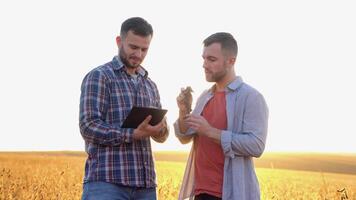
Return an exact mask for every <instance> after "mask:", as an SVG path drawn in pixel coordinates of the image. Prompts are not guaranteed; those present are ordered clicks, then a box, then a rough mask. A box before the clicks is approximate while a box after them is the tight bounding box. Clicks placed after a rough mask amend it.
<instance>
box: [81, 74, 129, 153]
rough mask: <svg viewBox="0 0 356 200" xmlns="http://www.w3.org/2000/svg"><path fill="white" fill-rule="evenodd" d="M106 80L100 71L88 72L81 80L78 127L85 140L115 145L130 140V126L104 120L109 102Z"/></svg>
mask: <svg viewBox="0 0 356 200" xmlns="http://www.w3.org/2000/svg"><path fill="white" fill-rule="evenodd" d="M107 85H108V80H107V79H106V77H105V75H104V74H103V72H101V71H92V72H90V73H89V74H88V75H87V76H86V77H85V78H84V80H83V82H82V86H81V96H80V113H79V127H80V132H81V135H82V137H83V138H84V140H85V141H86V142H89V143H93V144H100V145H108V146H116V145H120V144H122V143H123V142H127V143H129V142H132V140H133V138H132V132H133V129H131V128H125V129H123V128H120V127H118V126H115V125H112V124H109V123H106V122H105V116H106V114H107V110H108V104H109V99H108V98H109V88H108V86H107Z"/></svg>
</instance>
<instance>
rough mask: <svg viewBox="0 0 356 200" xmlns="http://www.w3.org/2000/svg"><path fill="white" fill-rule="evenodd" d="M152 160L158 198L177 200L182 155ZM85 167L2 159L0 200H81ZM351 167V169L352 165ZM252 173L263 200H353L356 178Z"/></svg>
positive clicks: (78, 158)
mask: <svg viewBox="0 0 356 200" xmlns="http://www.w3.org/2000/svg"><path fill="white" fill-rule="evenodd" d="M155 157H156V160H157V162H156V170H157V180H158V188H157V193H158V198H159V199H160V200H170V199H177V196H178V191H179V187H180V182H181V180H182V176H183V172H184V167H185V159H186V155H185V154H179V153H178V154H175V153H169V154H168V156H167V154H156V156H155ZM172 159H173V161H172ZM262 159H263V158H262ZM84 161H85V156H84V154H83V153H58V152H57V153H45V152H42V153H0V200H5V199H6V200H12V199H16V200H18V199H20V200H21V199H26V200H27V199H65V200H67V199H68V200H71V199H80V197H81V192H82V179H83V167H84ZM349 161H350V162H352V163H351V164H350V165H351V167H352V166H353V164H356V163H354V162H355V160H352V159H350V160H349ZM306 164H307V163H306ZM257 167H258V166H257ZM340 167H341V168H342V166H341V165H340ZM256 172H257V175H258V179H259V182H260V187H261V199H265V200H269V199H281V200H282V199H283V200H284V199H288V200H293V199H295V200H297V199H298V200H302V199H306V200H309V199H310V200H314V199H320V200H326V199H328V200H332V199H333V200H334V199H335V200H344V199H355V200H356V174H352V173H351V174H343V173H329V172H322V171H319V172H317V171H302V170H290V169H277V168H276V167H275V166H273V165H272V166H271V167H269V168H257V169H256Z"/></svg>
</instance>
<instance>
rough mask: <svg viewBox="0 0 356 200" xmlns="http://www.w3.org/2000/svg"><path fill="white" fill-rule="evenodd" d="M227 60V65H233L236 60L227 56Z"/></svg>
mask: <svg viewBox="0 0 356 200" xmlns="http://www.w3.org/2000/svg"><path fill="white" fill-rule="evenodd" d="M228 62H229V65H231V66H234V65H235V62H236V57H231V58H229V60H228Z"/></svg>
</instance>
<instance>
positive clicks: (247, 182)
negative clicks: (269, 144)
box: [174, 32, 268, 200]
mask: <svg viewBox="0 0 356 200" xmlns="http://www.w3.org/2000/svg"><path fill="white" fill-rule="evenodd" d="M203 43H204V50H203V55H202V57H203V60H204V62H203V68H204V70H205V78H206V80H207V81H208V82H213V83H215V84H214V85H213V86H212V87H211V88H210V89H208V90H206V91H205V92H203V94H201V96H200V97H199V98H198V99H197V102H196V106H195V108H194V110H193V111H192V113H191V114H189V108H186V104H185V103H184V99H186V98H188V99H189V97H185V94H184V93H183V92H181V94H180V95H179V96H178V98H177V103H178V107H179V118H178V120H177V121H176V122H175V124H174V129H175V134H176V136H177V137H178V139H179V140H180V142H181V143H183V144H185V143H188V142H190V141H193V145H192V149H191V153H190V155H189V158H188V162H187V167H186V171H185V174H184V178H183V183H182V187H181V190H180V193H179V199H186V198H189V199H195V200H217V199H223V200H255V199H260V189H259V186H258V180H257V177H256V174H255V171H254V166H253V160H252V158H253V157H259V156H261V154H262V153H263V151H264V148H265V142H266V136H267V121H268V108H267V105H266V103H265V100H264V98H263V96H262V95H261V94H260V93H259V92H258V91H257V90H256V89H254V88H252V87H251V86H249V85H248V84H246V83H244V82H243V81H242V78H241V77H239V76H236V75H235V69H234V64H235V62H236V58H237V43H236V40H235V39H234V38H233V36H232V35H231V34H229V33H224V32H220V33H215V34H212V35H211V36H209V37H208V38H206V39H205V40H204V42H203Z"/></svg>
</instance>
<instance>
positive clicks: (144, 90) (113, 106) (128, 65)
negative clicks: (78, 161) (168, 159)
mask: <svg viewBox="0 0 356 200" xmlns="http://www.w3.org/2000/svg"><path fill="white" fill-rule="evenodd" d="M152 36H153V30H152V26H151V25H150V24H149V23H148V22H147V21H146V20H144V19H142V18H139V17H134V18H129V19H127V20H126V21H124V22H123V23H122V25H121V31H120V36H117V37H116V43H117V46H118V48H119V54H118V56H115V57H114V58H113V60H112V61H110V62H108V63H106V64H104V65H102V66H99V67H97V68H95V69H93V70H92V71H90V72H89V73H88V74H87V75H86V76H85V78H84V80H83V83H82V87H81V96H80V132H81V135H82V137H83V139H84V141H85V151H86V152H87V154H88V157H87V160H86V164H85V177H84V183H83V194H82V199H88V200H89V199H95V200H97V199H99V200H102V199H103V200H104V199H105V200H106V199H107V200H109V199H110V200H111V199H120V200H121V199H122V200H125V199H135V200H141V199H142V200H143V199H145V200H146V199H149V200H151V199H156V173H155V169H154V161H153V156H152V150H151V143H150V138H152V139H153V140H155V141H157V142H164V141H165V140H166V139H167V137H168V128H167V123H166V120H165V119H163V120H162V121H161V122H160V123H159V124H157V125H155V126H151V125H150V124H149V121H150V119H151V116H148V117H147V118H146V119H145V120H144V121H143V122H142V123H141V124H140V125H139V126H138V127H137V128H135V129H134V128H121V127H120V126H121V124H122V123H123V121H124V120H125V118H126V116H127V115H128V114H129V112H130V110H131V108H132V107H133V106H140V107H154V108H161V103H160V96H159V93H158V89H157V86H156V84H155V83H154V82H153V81H152V80H151V79H150V78H148V76H147V75H148V73H147V71H146V70H145V69H144V68H143V67H142V66H141V65H140V64H141V63H142V61H143V59H144V58H145V56H146V54H147V51H148V48H149V45H150V42H151V38H152Z"/></svg>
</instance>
